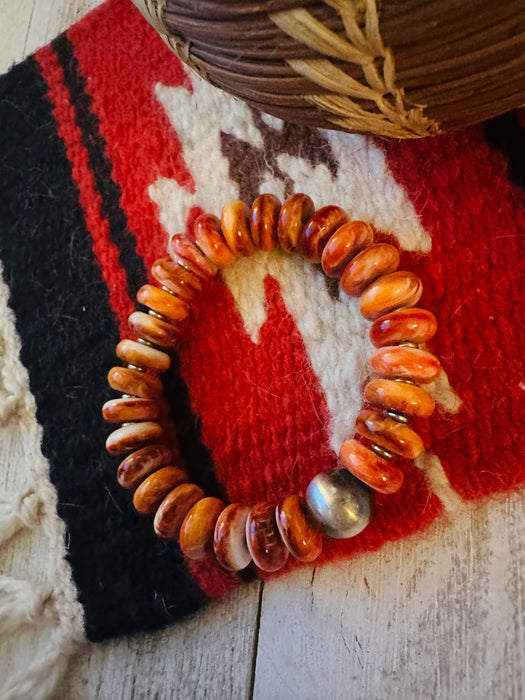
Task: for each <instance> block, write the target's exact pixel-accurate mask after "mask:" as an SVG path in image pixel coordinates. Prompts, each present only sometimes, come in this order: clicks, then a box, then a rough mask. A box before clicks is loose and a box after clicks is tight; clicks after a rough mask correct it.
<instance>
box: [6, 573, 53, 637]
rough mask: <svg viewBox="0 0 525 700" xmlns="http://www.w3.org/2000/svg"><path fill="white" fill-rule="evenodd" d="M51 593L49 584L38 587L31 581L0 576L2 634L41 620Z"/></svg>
mask: <svg viewBox="0 0 525 700" xmlns="http://www.w3.org/2000/svg"><path fill="white" fill-rule="evenodd" d="M51 593H52V591H51V589H50V588H49V586H45V587H38V586H35V585H33V584H32V583H31V582H30V581H25V580H23V579H16V578H11V577H9V576H0V634H1V635H6V634H9V633H12V632H14V631H15V630H16V629H18V628H20V627H22V626H23V625H28V624H32V623H37V622H39V618H40V616H41V615H42V614H43V612H44V606H45V605H46V603H48V602H49V601H50V599H51Z"/></svg>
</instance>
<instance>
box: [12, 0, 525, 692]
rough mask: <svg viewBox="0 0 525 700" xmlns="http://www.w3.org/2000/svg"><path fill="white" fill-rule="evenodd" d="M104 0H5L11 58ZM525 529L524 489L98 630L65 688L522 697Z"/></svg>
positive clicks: (17, 57) (75, 662)
mask: <svg viewBox="0 0 525 700" xmlns="http://www.w3.org/2000/svg"><path fill="white" fill-rule="evenodd" d="M98 4H99V2H98V0H39V1H37V0H17V2H12V1H11V2H10V1H8V0H3V2H2V3H0V36H1V41H0V70H1V71H5V70H7V69H8V68H9V66H10V65H11V64H12V63H14V62H16V61H18V60H20V59H22V58H23V57H24V56H25V55H27V54H29V53H31V52H32V51H34V50H35V49H37V48H38V47H39V46H42V45H44V44H46V43H47V42H48V41H49V40H51V39H52V38H53V37H54V36H55V35H56V34H57V33H59V32H60V31H62V30H63V29H65V28H66V27H67V26H69V25H70V24H72V23H73V22H75V21H77V20H78V19H79V18H80V17H81V16H82V15H83V14H84V13H86V12H87V11H88V10H90V9H91V8H92V7H94V6H96V5H98ZM5 480H7V481H8V480H9V474H7V475H6V474H2V475H0V482H1V483H2V485H3V484H4V483H5ZM524 531H525V505H524V499H523V494H521V496H520V494H515V495H513V496H512V497H509V498H502V499H500V500H492V501H490V502H486V503H484V504H482V505H480V506H477V507H476V508H474V509H472V510H470V511H468V512H466V513H464V514H463V515H462V516H461V517H459V518H458V519H457V520H456V521H454V523H452V524H447V523H445V522H441V523H438V524H436V525H434V526H433V527H432V529H431V530H430V531H429V532H428V533H427V534H426V536H425V537H421V536H419V537H418V538H416V539H412V540H405V541H402V542H398V543H395V544H392V545H387V546H386V547H384V548H383V549H382V550H381V551H380V552H375V553H372V554H368V555H366V556H363V557H360V558H359V559H356V560H353V561H345V562H340V563H337V564H333V565H331V566H328V567H324V568H306V569H302V570H301V571H298V572H295V573H293V574H291V575H288V576H285V577H282V578H280V579H279V580H275V581H272V582H270V583H267V584H264V585H263V584H261V583H257V582H255V583H252V584H250V585H247V586H244V587H243V588H242V589H241V590H237V591H236V592H235V593H233V594H232V595H230V596H228V597H227V598H225V599H223V600H219V601H215V602H213V603H211V604H209V605H208V607H207V608H206V609H205V610H203V611H201V612H200V613H198V614H196V615H195V616H194V617H193V618H192V619H190V620H188V621H186V622H184V623H179V624H177V625H174V626H172V627H170V628H167V629H164V630H162V631H160V632H157V633H155V634H149V635H137V636H134V637H129V638H122V639H117V640H112V641H109V642H106V643H103V644H88V643H86V644H85V646H84V647H83V648H82V649H81V651H80V652H79V654H78V655H77V656H76V657H75V658H74V660H73V663H72V664H71V668H70V672H69V675H68V677H67V679H66V680H65V682H64V685H63V688H62V690H61V693H60V696H59V698H58V699H57V700H92V699H93V700H94V699H95V698H96V699H97V700H119V699H120V698H126V699H127V700H146V699H147V700H154V699H158V700H167V699H170V698H174V699H177V700H183V699H186V698H188V699H189V698H197V699H199V700H200V699H201V698H211V699H215V698H218V699H221V700H222V699H228V698H255V699H256V700H288V699H291V698H300V699H302V700H325V699H326V700H336V699H341V700H346V699H350V698H351V699H352V700H360V699H362V700H365V699H366V700H374V699H377V700H379V699H385V700H386V699H387V698H388V700H412V699H414V700H415V699H416V698H438V699H451V700H452V699H454V700H482V699H485V698H491V699H494V700H520V699H522V698H524V697H525V682H524V675H525V674H524V669H525V634H524V630H525V583H524V581H525V548H524V547H523V541H524V537H523V532H524Z"/></svg>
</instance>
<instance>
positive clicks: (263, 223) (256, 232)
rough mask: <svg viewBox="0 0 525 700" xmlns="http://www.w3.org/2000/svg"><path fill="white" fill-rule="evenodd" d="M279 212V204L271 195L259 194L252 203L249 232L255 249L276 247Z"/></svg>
mask: <svg viewBox="0 0 525 700" xmlns="http://www.w3.org/2000/svg"><path fill="white" fill-rule="evenodd" d="M280 211H281V202H280V201H279V199H277V197H276V196H275V195H273V194H260V195H259V196H258V197H257V198H256V199H255V201H254V202H253V204H252V214H251V219H250V231H251V234H252V240H253V242H254V244H255V246H256V247H257V248H261V249H262V250H273V248H275V246H276V245H277V242H278V236H277V226H278V223H279V212H280Z"/></svg>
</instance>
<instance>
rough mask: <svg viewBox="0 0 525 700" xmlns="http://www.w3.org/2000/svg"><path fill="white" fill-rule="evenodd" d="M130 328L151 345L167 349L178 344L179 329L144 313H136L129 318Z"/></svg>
mask: <svg viewBox="0 0 525 700" xmlns="http://www.w3.org/2000/svg"><path fill="white" fill-rule="evenodd" d="M128 326H129V329H130V331H131V332H132V333H134V334H135V335H137V336H138V337H139V338H144V340H148V341H149V342H150V343H155V344H156V345H161V346H163V347H166V348H167V347H173V346H174V345H175V344H176V343H177V329H176V328H175V326H174V325H173V324H172V323H168V322H167V321H163V320H162V319H160V318H156V317H155V316H152V315H151V314H146V313H144V311H134V312H133V313H132V314H131V315H130V316H129V318H128Z"/></svg>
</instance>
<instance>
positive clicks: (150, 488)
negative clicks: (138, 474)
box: [133, 466, 188, 515]
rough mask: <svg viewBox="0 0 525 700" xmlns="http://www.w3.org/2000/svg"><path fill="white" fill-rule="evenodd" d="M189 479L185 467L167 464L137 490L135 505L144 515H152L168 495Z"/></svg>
mask: <svg viewBox="0 0 525 700" xmlns="http://www.w3.org/2000/svg"><path fill="white" fill-rule="evenodd" d="M187 481H188V475H187V474H186V472H185V471H184V470H183V469H179V468H178V467H172V466H166V467H162V469H158V470H157V471H155V472H153V473H152V474H150V475H149V476H148V477H147V479H145V480H144V481H143V482H142V484H141V485H140V486H139V487H138V489H137V490H136V491H135V495H134V496H133V505H134V506H135V508H136V510H137V511H138V512H139V513H142V514H143V515H151V514H152V513H154V512H155V511H156V510H157V508H158V507H159V506H160V504H161V503H162V501H163V500H164V499H165V498H166V496H167V495H168V494H169V493H170V492H171V491H172V490H173V489H174V488H176V487H177V486H179V485H180V484H184V483H185V482H187Z"/></svg>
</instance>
